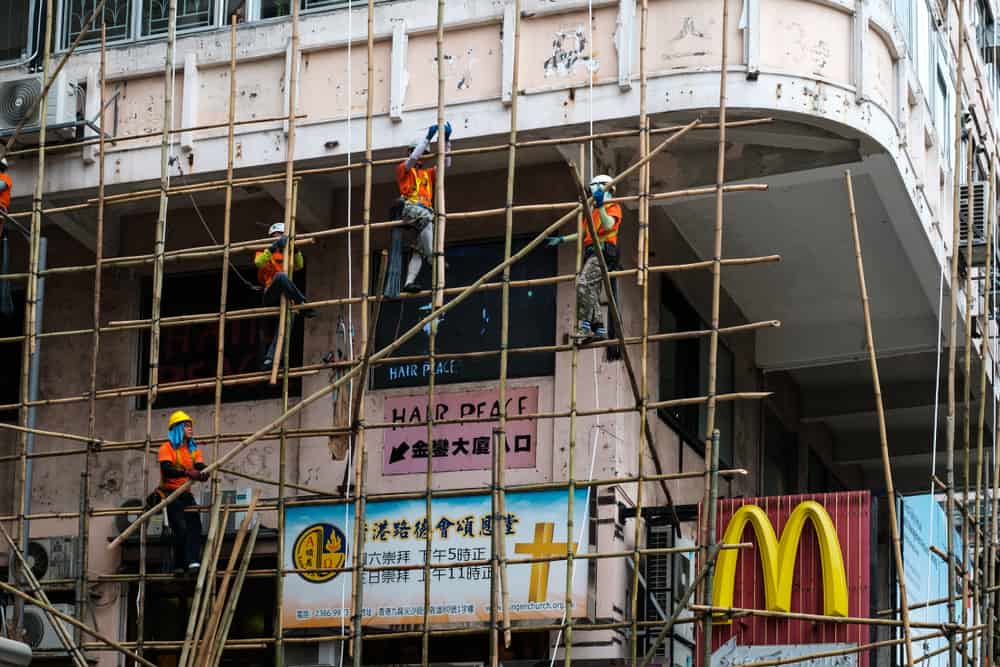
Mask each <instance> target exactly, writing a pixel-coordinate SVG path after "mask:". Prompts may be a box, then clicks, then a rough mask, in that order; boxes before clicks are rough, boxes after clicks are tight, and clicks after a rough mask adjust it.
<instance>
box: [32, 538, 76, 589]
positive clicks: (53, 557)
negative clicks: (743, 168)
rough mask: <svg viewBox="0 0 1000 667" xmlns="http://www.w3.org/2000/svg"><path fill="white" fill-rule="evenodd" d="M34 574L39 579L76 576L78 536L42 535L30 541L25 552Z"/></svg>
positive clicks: (47, 579) (48, 579) (71, 577)
mask: <svg viewBox="0 0 1000 667" xmlns="http://www.w3.org/2000/svg"><path fill="white" fill-rule="evenodd" d="M25 555H26V557H27V561H28V565H29V566H30V567H31V572H32V574H34V575H35V578H37V579H38V580H39V581H52V580H55V579H74V578H75V577H76V555H77V554H76V538H75V537H44V538H42V537H40V538H37V539H33V540H31V541H30V542H28V551H27V553H26V554H25Z"/></svg>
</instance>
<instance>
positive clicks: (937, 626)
mask: <svg viewBox="0 0 1000 667" xmlns="http://www.w3.org/2000/svg"><path fill="white" fill-rule="evenodd" d="M691 609H692V610H694V611H698V612H703V613H708V612H711V613H713V614H721V615H723V616H735V615H739V616H763V617H766V618H783V619H786V620H791V621H817V622H820V623H837V624H847V625H888V626H892V627H899V628H901V627H903V622H902V621H897V620H895V619H891V618H868V617H865V616H826V615H823V614H804V613H800V612H791V611H768V610H764V609H746V608H742V607H713V606H708V605H701V604H693V605H691ZM910 627H911V628H921V629H924V630H949V629H961V626H959V625H955V626H954V628H952V627H951V626H949V625H948V624H947V623H924V622H917V621H913V622H911V623H910Z"/></svg>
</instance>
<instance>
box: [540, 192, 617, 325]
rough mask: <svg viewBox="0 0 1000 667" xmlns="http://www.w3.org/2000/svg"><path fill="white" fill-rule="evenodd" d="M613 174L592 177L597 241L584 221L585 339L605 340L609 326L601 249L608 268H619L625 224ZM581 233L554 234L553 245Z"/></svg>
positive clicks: (581, 290)
mask: <svg viewBox="0 0 1000 667" xmlns="http://www.w3.org/2000/svg"><path fill="white" fill-rule="evenodd" d="M612 180H613V179H612V178H611V177H610V176H608V175H606V174H601V175H599V176H595V177H594V178H593V180H591V181H590V192H591V194H592V195H593V196H594V212H593V216H594V218H593V219H594V228H595V229H596V230H597V236H598V238H597V241H596V242H595V240H594V239H593V238H592V237H591V235H590V230H589V229H587V224H586V223H584V224H583V225H581V231H580V233H582V234H583V258H584V259H583V267H582V268H581V269H580V274H579V275H578V276H577V278H576V334H575V336H574V337H575V338H576V339H577V340H578V341H579V342H581V343H588V342H592V341H597V340H604V339H606V338H607V337H608V330H607V328H606V327H605V324H604V309H603V308H601V289H602V283H603V276H602V275H601V263H600V260H599V259H598V257H597V251H598V249H600V251H601V252H603V253H604V260H605V262H607V264H608V269H609V270H611V271H614V270H616V269H617V268H618V266H619V264H618V230H619V228H620V227H621V224H622V207H621V206H620V205H619V204H618V203H616V202H612V201H611V198H612V195H613V193H614V186H612V185H610V184H611V183H612ZM576 239H577V234H567V235H565V236H551V237H549V239H548V245H549V246H557V245H559V244H560V243H564V242H566V241H575V240H576Z"/></svg>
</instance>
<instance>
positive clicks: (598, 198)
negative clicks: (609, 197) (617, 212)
mask: <svg viewBox="0 0 1000 667" xmlns="http://www.w3.org/2000/svg"><path fill="white" fill-rule="evenodd" d="M606 194H607V193H606V192H604V188H602V187H601V186H600V185H597V186H595V187H594V206H595V207H596V208H601V207H602V206H604V197H605V195H606Z"/></svg>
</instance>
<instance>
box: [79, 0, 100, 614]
mask: <svg viewBox="0 0 1000 667" xmlns="http://www.w3.org/2000/svg"><path fill="white" fill-rule="evenodd" d="M107 44H108V27H107V21H106V20H105V18H104V14H103V13H102V14H101V56H100V69H99V73H98V85H99V86H100V105H101V113H100V121H99V126H100V136H99V138H98V142H97V248H96V250H95V257H94V306H93V310H92V319H93V323H94V332H93V338H92V339H91V348H90V383H89V394H90V396H89V401H88V408H87V437H89V438H90V439H91V440H92V441H96V440H97V364H98V360H99V358H100V347H101V333H100V323H101V281H102V279H103V276H104V273H103V271H102V264H103V262H104V191H105V180H106V178H107V176H106V171H105V169H106V166H105V164H104V159H105V151H106V148H107V140H106V134H105V132H106V128H107V125H106V124H105V117H106V115H105V114H106V111H105V106H106V105H107V101H106V98H107V90H106V88H107V67H108V50H107ZM84 150H89V149H84ZM91 450H92V446H88V448H87V454H86V456H84V460H83V484H82V486H83V489H82V491H81V493H82V495H83V508H82V511H81V517H80V586H79V588H78V590H77V596H76V599H77V605H78V606H79V612H80V621H84V620H85V618H86V613H87V608H88V606H89V604H90V594H89V590H90V579H89V576H88V575H89V572H90V468H91V466H92V465H93V463H94V461H93V458H94V455H93V454H92V451H91Z"/></svg>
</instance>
